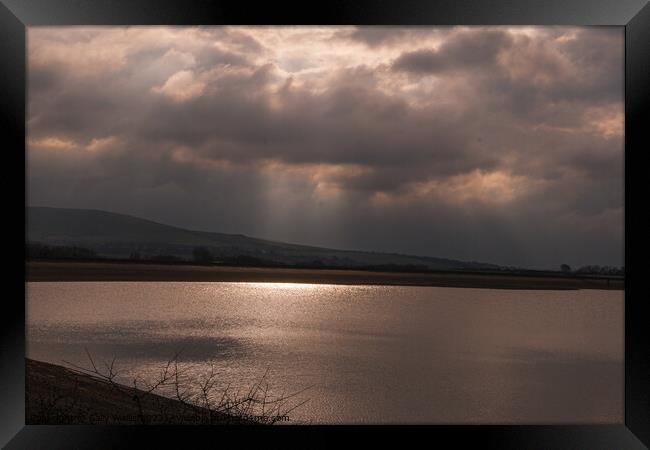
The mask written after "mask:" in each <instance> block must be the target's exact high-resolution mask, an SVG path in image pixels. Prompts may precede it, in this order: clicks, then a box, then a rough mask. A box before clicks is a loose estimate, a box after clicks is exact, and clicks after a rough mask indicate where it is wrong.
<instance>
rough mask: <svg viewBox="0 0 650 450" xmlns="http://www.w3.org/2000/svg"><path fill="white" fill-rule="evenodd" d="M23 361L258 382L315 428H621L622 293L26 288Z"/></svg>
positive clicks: (181, 285) (172, 285)
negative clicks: (295, 396) (175, 368)
mask: <svg viewBox="0 0 650 450" xmlns="http://www.w3.org/2000/svg"><path fill="white" fill-rule="evenodd" d="M26 315H27V330H28V335H27V353H28V355H27V356H28V357H31V358H35V359H40V360H44V361H50V362H53V363H59V364H61V361H62V360H66V361H69V362H72V363H75V364H83V365H86V366H87V365H88V364H87V360H86V359H85V353H84V348H87V349H88V350H89V351H90V352H91V353H92V354H93V355H94V356H95V359H96V360H100V361H103V360H110V359H111V358H112V357H113V356H115V357H116V358H117V363H116V365H117V367H118V368H119V369H121V370H122V372H121V374H120V376H121V377H122V379H123V380H124V381H125V382H128V381H129V380H130V379H131V378H132V377H133V375H134V374H135V373H139V374H145V376H152V374H153V373H155V370H156V369H157V368H158V367H160V366H161V365H162V364H163V363H164V362H165V361H167V360H168V359H169V358H170V357H171V356H172V355H173V354H174V353H175V352H177V351H179V350H181V349H182V353H181V359H182V360H183V361H186V362H187V363H192V364H193V367H195V368H196V369H195V370H197V373H198V372H200V371H201V370H202V369H204V368H206V367H207V365H209V364H214V365H215V367H216V368H217V369H218V370H219V371H220V383H221V384H222V385H223V386H224V387H225V385H226V384H228V383H232V386H234V387H241V388H247V387H250V386H251V385H252V384H253V383H254V382H255V381H257V380H259V379H260V377H261V376H262V375H263V374H264V372H265V371H266V370H267V369H268V370H269V374H268V380H269V382H270V388H271V390H272V392H274V393H276V395H280V394H282V392H283V391H284V392H295V391H298V390H300V389H303V388H305V387H308V386H311V387H310V388H309V389H308V390H307V391H306V392H304V393H303V394H301V395H300V396H299V397H300V398H301V399H309V401H308V402H307V403H306V404H305V405H303V406H301V407H300V408H298V409H297V410H295V411H293V412H291V414H290V419H291V421H293V422H313V423H358V422H364V423H403V422H407V423H587V422H589V423H593V422H599V423H603V422H608V423H621V422H622V420H623V292H622V291H597V290H580V291H515V290H512V291H509V290H495V289H460V288H436V287H396V286H342V285H315V284H283V283H193V282H192V283H190V282H164V283H163V282H79V283H63V282H56V283H45V282H40V283H28V284H27V313H26Z"/></svg>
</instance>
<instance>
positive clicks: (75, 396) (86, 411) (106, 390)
mask: <svg viewBox="0 0 650 450" xmlns="http://www.w3.org/2000/svg"><path fill="white" fill-rule="evenodd" d="M25 401H26V403H25V423H26V424H27V425H63V424H75V425H107V424H110V425H138V424H139V425H143V424H146V425H150V424H158V425H166V424H183V425H199V424H203V425H227V424H235V425H257V424H259V422H255V421H253V420H249V419H246V418H242V417H237V416H235V415H229V414H225V413H222V412H217V411H210V410H208V409H206V408H203V407H200V406H196V405H192V404H189V403H183V402H181V401H179V400H176V399H172V398H168V397H163V396H161V395H158V394H155V393H149V392H145V391H142V390H140V389H135V388H133V387H129V386H125V385H122V384H118V383H110V382H107V381H106V380H103V379H101V378H98V377H95V376H93V375H89V374H85V373H81V372H79V371H76V370H72V369H69V368H67V367H63V366H60V365H56V364H51V363H47V362H43V361H37V360H33V359H29V358H25Z"/></svg>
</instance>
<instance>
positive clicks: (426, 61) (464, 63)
mask: <svg viewBox="0 0 650 450" xmlns="http://www.w3.org/2000/svg"><path fill="white" fill-rule="evenodd" d="M511 45H513V38H512V37H511V36H510V35H509V34H508V33H507V32H505V31H493V30H488V31H463V32H455V33H454V36H453V37H452V38H450V39H447V40H446V41H445V42H444V43H443V44H441V45H440V48H439V49H430V48H424V49H419V50H415V51H408V52H405V53H403V54H402V55H400V57H399V58H397V59H396V60H395V62H394V64H393V67H394V69H395V70H404V71H407V72H415V73H436V72H441V71H445V70H468V69H469V70H472V69H475V68H479V69H483V68H484V66H486V65H493V64H494V63H495V60H496V57H497V55H498V53H499V51H501V50H503V49H507V48H509V47H510V46H511Z"/></svg>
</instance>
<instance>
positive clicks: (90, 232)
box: [27, 207, 499, 270]
mask: <svg viewBox="0 0 650 450" xmlns="http://www.w3.org/2000/svg"><path fill="white" fill-rule="evenodd" d="M27 241H28V243H30V244H32V245H35V246H37V247H38V251H41V252H42V251H43V248H45V249H47V248H49V247H48V246H62V247H67V248H72V247H74V248H83V249H87V250H90V251H91V253H92V252H94V253H95V254H96V255H98V256H103V257H109V258H133V257H137V258H142V259H165V258H168V259H172V258H176V259H182V260H188V261H189V260H192V259H195V258H196V257H197V249H200V250H201V251H200V252H198V254H199V255H208V258H207V259H208V260H210V261H212V262H221V263H233V262H234V263H236V262H244V263H250V264H253V263H263V264H278V265H294V266H309V267H319V266H323V267H346V268H355V267H356V268H362V267H363V268H372V267H375V268H382V267H384V268H389V269H399V268H400V267H402V268H411V269H428V270H494V269H499V266H497V265H494V264H484V263H477V262H464V261H455V260H451V259H442V258H434V257H421V256H409V255H400V254H392V253H376V252H362V251H347V250H334V249H328V248H320V247H311V246H306V245H296V244H287V243H282V242H273V241H267V240H263V239H256V238H251V237H248V236H243V235H239V234H224V233H211V232H204V231H191V230H185V229H182V228H177V227H173V226H169V225H163V224H160V223H156V222H152V221H150V220H145V219H140V218H138V217H133V216H127V215H124V214H116V213H111V212H106V211H98V210H87V209H63V208H46V207H29V208H27Z"/></svg>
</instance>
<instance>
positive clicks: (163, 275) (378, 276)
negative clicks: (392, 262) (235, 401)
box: [25, 261, 625, 290]
mask: <svg viewBox="0 0 650 450" xmlns="http://www.w3.org/2000/svg"><path fill="white" fill-rule="evenodd" d="M25 281H27V282H41V281H195V282H257V283H309V284H340V285H385V286H431V287H459V288H479V289H523V290H575V289H604V290H623V289H625V280H624V279H606V278H587V277H572V276H561V275H558V276H549V275H544V276H535V275H519V274H500V273H459V272H435V273H417V272H374V271H367V270H353V269H300V268H268V267H235V266H203V265H190V264H184V265H174V264H160V263H141V262H138V263H134V262H122V261H119V262H118V261H107V262H103V261H102V262H97V261H93V262H77V261H75V262H72V261H27V262H26V264H25Z"/></svg>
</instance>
